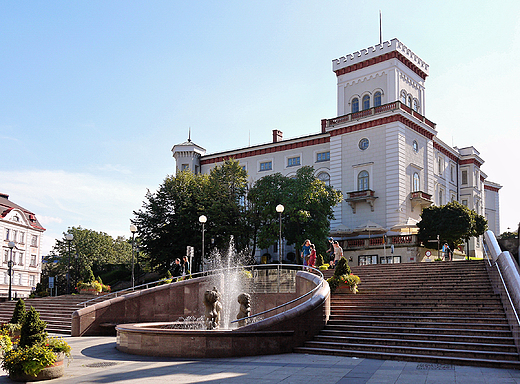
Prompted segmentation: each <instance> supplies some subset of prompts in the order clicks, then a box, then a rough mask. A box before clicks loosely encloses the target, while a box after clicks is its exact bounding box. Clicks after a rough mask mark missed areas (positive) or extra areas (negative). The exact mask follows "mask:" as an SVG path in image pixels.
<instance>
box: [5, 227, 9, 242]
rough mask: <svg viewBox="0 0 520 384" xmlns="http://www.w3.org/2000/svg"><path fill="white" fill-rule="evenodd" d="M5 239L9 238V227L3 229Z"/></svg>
mask: <svg viewBox="0 0 520 384" xmlns="http://www.w3.org/2000/svg"><path fill="white" fill-rule="evenodd" d="M5 239H6V240H9V229H8V228H6V229H5Z"/></svg>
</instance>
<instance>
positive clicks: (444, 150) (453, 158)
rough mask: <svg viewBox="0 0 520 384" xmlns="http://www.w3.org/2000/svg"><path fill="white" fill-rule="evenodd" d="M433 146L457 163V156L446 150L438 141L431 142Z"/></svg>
mask: <svg viewBox="0 0 520 384" xmlns="http://www.w3.org/2000/svg"><path fill="white" fill-rule="evenodd" d="M433 148H435V149H436V150H438V151H439V152H441V153H442V154H444V155H446V156H448V157H449V158H450V159H451V160H453V161H454V162H456V163H458V162H459V158H458V157H457V156H456V155H454V154H453V153H451V152H450V151H448V150H447V149H446V148H444V147H443V146H442V145H440V144H439V143H437V142H436V141H434V142H433Z"/></svg>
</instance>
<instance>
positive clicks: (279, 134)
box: [273, 129, 283, 143]
mask: <svg viewBox="0 0 520 384" xmlns="http://www.w3.org/2000/svg"><path fill="white" fill-rule="evenodd" d="M282 137H283V133H282V131H279V130H278V129H273V143H278V142H279V141H282Z"/></svg>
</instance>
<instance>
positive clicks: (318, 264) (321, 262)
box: [316, 254, 325, 270]
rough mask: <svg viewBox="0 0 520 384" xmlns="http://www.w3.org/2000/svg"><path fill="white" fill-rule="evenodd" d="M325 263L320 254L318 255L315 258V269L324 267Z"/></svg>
mask: <svg viewBox="0 0 520 384" xmlns="http://www.w3.org/2000/svg"><path fill="white" fill-rule="evenodd" d="M324 264H325V262H324V261H323V256H322V255H321V254H319V255H318V257H317V258H316V268H318V269H320V270H321V268H320V266H322V265H324Z"/></svg>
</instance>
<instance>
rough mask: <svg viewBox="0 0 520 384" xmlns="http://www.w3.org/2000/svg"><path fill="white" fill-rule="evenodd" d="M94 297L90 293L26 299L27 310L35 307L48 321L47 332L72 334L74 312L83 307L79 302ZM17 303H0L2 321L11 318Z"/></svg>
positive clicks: (4, 321) (41, 317)
mask: <svg viewBox="0 0 520 384" xmlns="http://www.w3.org/2000/svg"><path fill="white" fill-rule="evenodd" d="M92 298H93V296H90V295H63V296H56V297H43V298H38V299H24V302H25V308H26V309H27V310H28V309H29V308H31V306H32V307H34V309H36V310H37V311H38V312H39V313H40V319H42V320H44V321H45V322H47V332H49V333H58V334H63V335H70V331H71V322H72V313H73V312H74V311H76V310H78V309H80V308H81V307H79V306H77V304H78V303H81V302H83V301H86V300H89V299H92ZM15 305H16V300H12V301H5V302H2V303H0V323H6V322H9V321H10V320H11V317H12V315H13V311H14V307H15Z"/></svg>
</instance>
